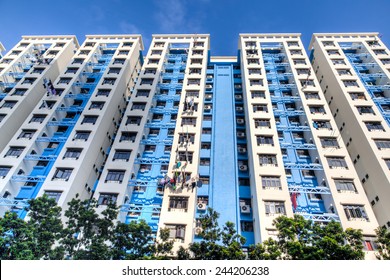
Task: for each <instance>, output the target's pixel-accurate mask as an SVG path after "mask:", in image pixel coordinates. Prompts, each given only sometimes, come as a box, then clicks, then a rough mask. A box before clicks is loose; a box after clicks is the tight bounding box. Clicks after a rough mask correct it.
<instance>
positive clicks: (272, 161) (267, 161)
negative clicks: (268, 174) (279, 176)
mask: <svg viewBox="0 0 390 280" xmlns="http://www.w3.org/2000/svg"><path fill="white" fill-rule="evenodd" d="M259 161H260V166H263V165H272V166H278V162H277V160H276V155H272V154H259Z"/></svg>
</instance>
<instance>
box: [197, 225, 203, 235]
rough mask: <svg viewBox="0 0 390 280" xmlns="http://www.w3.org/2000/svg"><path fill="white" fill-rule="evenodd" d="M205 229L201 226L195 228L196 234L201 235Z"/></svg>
mask: <svg viewBox="0 0 390 280" xmlns="http://www.w3.org/2000/svg"><path fill="white" fill-rule="evenodd" d="M202 231H203V229H202V228H201V227H196V228H195V235H200V234H201V233H202Z"/></svg>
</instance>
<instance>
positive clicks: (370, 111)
mask: <svg viewBox="0 0 390 280" xmlns="http://www.w3.org/2000/svg"><path fill="white" fill-rule="evenodd" d="M356 108H357V110H358V112H359V114H360V115H363V114H372V115H375V113H374V110H373V109H372V107H371V106H356Z"/></svg>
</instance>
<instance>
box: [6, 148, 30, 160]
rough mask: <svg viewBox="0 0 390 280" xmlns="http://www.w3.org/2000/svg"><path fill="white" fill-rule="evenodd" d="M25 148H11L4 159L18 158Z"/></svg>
mask: <svg viewBox="0 0 390 280" xmlns="http://www.w3.org/2000/svg"><path fill="white" fill-rule="evenodd" d="M24 148H25V147H16V146H11V147H10V148H9V150H8V152H7V153H6V154H5V156H4V157H16V158H17V157H19V156H20V155H21V153H22V152H23V150H24Z"/></svg>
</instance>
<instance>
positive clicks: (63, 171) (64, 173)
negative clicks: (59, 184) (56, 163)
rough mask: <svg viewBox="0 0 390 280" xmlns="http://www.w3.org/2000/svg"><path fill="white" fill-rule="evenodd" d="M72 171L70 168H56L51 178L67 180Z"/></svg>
mask: <svg viewBox="0 0 390 280" xmlns="http://www.w3.org/2000/svg"><path fill="white" fill-rule="evenodd" d="M72 171H73V169H72V168H57V169H56V172H55V173H54V176H53V179H52V180H65V181H68V180H69V177H70V175H71V174H72Z"/></svg>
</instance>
